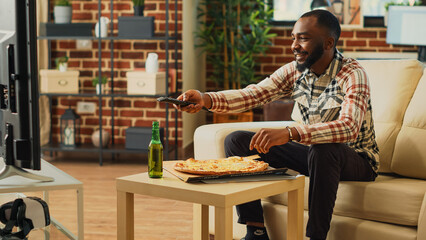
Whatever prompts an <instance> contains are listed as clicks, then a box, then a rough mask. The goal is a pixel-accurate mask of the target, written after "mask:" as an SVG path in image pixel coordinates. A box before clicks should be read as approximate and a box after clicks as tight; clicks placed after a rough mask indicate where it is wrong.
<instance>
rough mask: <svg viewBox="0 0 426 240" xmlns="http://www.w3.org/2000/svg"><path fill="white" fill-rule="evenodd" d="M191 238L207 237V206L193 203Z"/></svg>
mask: <svg viewBox="0 0 426 240" xmlns="http://www.w3.org/2000/svg"><path fill="white" fill-rule="evenodd" d="M193 209H194V210H193V239H194V240H208V239H209V206H208V205H202V204H196V203H194V207H193Z"/></svg>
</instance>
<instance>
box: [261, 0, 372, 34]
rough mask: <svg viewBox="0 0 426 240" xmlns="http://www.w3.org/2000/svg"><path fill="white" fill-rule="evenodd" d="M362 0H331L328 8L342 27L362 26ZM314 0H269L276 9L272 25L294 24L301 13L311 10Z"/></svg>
mask: <svg viewBox="0 0 426 240" xmlns="http://www.w3.org/2000/svg"><path fill="white" fill-rule="evenodd" d="M361 1H362V0H329V2H330V5H331V6H330V7H328V8H327V10H329V11H330V12H332V13H333V14H334V15H335V16H336V17H337V18H338V19H339V21H340V25H341V28H346V29H347V28H362V27H363V24H364V18H363V15H362V2H361ZM311 2H312V0H301V1H282V0H269V4H270V5H271V7H272V8H273V9H274V18H273V20H272V21H271V24H272V25H281V26H293V25H294V23H295V22H296V21H297V19H298V18H299V16H300V15H302V14H303V13H304V12H307V11H309V10H310V5H311Z"/></svg>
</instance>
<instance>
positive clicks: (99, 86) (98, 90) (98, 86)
mask: <svg viewBox="0 0 426 240" xmlns="http://www.w3.org/2000/svg"><path fill="white" fill-rule="evenodd" d="M105 88H106V84H102V90H101V84H96V94H98V95H100V94H101V93H102V94H103V93H105Z"/></svg>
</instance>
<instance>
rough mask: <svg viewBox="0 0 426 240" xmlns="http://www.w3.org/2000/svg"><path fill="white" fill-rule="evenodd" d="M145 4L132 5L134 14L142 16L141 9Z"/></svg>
mask: <svg viewBox="0 0 426 240" xmlns="http://www.w3.org/2000/svg"><path fill="white" fill-rule="evenodd" d="M144 8H145V6H133V11H134V14H135V16H143V9H144Z"/></svg>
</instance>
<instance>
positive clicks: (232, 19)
mask: <svg viewBox="0 0 426 240" xmlns="http://www.w3.org/2000/svg"><path fill="white" fill-rule="evenodd" d="M213 4H214V5H213ZM198 12H199V14H198V21H199V25H200V26H201V28H199V29H198V30H197V32H196V37H197V40H198V42H199V44H197V45H196V47H198V48H201V49H202V50H203V51H204V52H206V53H207V55H206V60H207V65H209V66H212V68H213V69H212V70H213V71H211V74H210V76H208V78H209V79H210V80H212V81H214V82H215V83H216V86H217V88H218V89H224V90H227V89H239V88H241V87H244V86H247V85H249V84H251V83H256V82H258V80H259V79H260V77H259V76H256V75H255V71H256V65H257V64H258V63H259V61H257V58H258V57H260V56H262V55H264V54H265V52H266V51H267V50H268V48H269V45H272V42H271V39H272V38H273V37H275V36H276V34H271V33H270V32H269V31H270V27H269V20H271V19H272V14H273V9H271V8H270V6H268V5H266V4H265V2H264V1H263V0H249V1H243V0H237V1H229V0H217V1H214V3H212V1H208V0H203V1H201V3H200V7H199V8H198ZM243 114H244V113H243ZM247 114H249V115H250V114H251V115H252V112H250V113H247ZM215 115H216V114H214V115H213V119H219V118H218V117H217V116H215ZM228 115H229V114H228ZM228 118H229V119H230V120H235V121H239V119H241V120H242V121H246V120H247V119H246V118H245V117H241V116H229V117H228ZM251 118H252V116H251ZM220 121H222V120H220Z"/></svg>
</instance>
